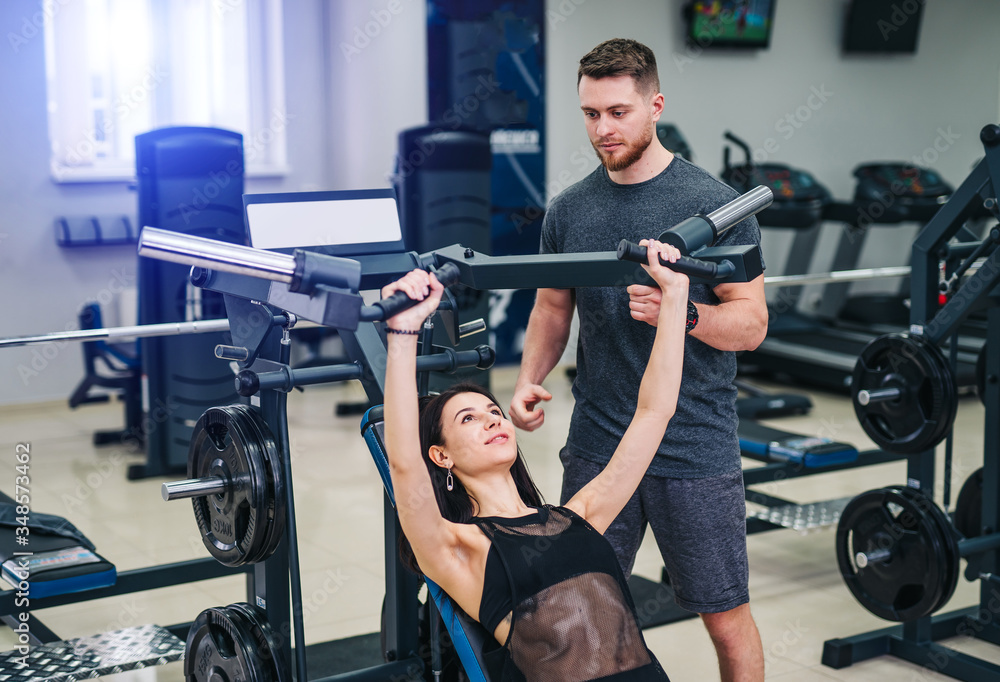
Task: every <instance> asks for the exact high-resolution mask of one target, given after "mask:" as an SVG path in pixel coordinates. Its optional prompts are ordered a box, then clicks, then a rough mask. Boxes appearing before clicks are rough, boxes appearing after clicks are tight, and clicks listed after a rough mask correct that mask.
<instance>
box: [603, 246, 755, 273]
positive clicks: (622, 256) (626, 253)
mask: <svg viewBox="0 0 1000 682" xmlns="http://www.w3.org/2000/svg"><path fill="white" fill-rule="evenodd" d="M618 260H629V261H633V262H635V263H648V262H649V261H648V260H647V257H646V247H645V246H639V245H638V244H636V243H634V242H630V241H629V240H627V239H623V240H621V241H620V242H619V243H618ZM660 265H662V266H663V267H665V268H670V269H671V270H673V271H674V272H679V273H681V274H683V275H687V276H688V277H698V278H700V279H723V278H725V277H728V276H729V275H731V274H733V272H735V271H736V266H735V265H733V264H732V262H730V261H728V260H723V261H720V262H718V263H715V262H712V261H707V260H699V259H697V258H691V257H690V256H681V257H680V258H678V259H677V260H676V261H675V262H673V263H671V262H670V261H665V260H663V258H662V257H661V258H660Z"/></svg>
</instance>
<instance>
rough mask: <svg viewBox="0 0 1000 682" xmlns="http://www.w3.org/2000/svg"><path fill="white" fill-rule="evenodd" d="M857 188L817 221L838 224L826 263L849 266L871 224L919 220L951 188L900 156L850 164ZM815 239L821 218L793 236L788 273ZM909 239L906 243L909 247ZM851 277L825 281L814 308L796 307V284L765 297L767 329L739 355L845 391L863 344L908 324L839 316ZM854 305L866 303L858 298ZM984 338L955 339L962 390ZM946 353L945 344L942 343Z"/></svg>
mask: <svg viewBox="0 0 1000 682" xmlns="http://www.w3.org/2000/svg"><path fill="white" fill-rule="evenodd" d="M854 175H855V177H856V178H857V188H856V191H855V197H854V200H853V201H851V202H835V201H831V202H829V203H828V204H827V205H826V206H825V207H824V210H823V215H822V220H821V222H822V221H838V222H841V223H842V224H843V225H844V230H843V232H842V234H841V238H840V240H839V243H838V245H837V250H836V252H835V254H834V258H833V262H832V264H831V267H830V269H831V270H833V271H842V270H852V269H855V268H856V267H857V265H858V261H859V260H860V256H861V252H862V249H863V248H864V244H865V241H866V239H867V237H868V235H869V233H870V230H871V229H894V228H895V227H898V226H899V225H900V224H901V223H907V222H918V223H924V222H926V221H927V220H929V219H930V218H931V217H932V216H933V215H934V214H935V213H936V212H937V211H938V210H939V209H940V207H941V206H942V205H944V204H945V203H946V202H947V200H948V198H949V197H950V196H951V192H952V188H951V187H950V186H949V185H948V184H947V183H945V182H944V180H942V179H941V177H940V176H939V175H938V174H937V173H936V172H934V171H932V170H929V169H925V168H919V167H915V166H910V165H906V164H899V163H873V164H865V165H862V166H859V167H858V168H857V169H855V171H854ZM818 240H819V225H817V226H816V228H815V229H812V230H809V231H803V232H801V233H799V235H797V237H796V240H795V244H794V245H793V257H790V258H789V267H788V268H787V271H788V274H805V273H806V270H807V268H808V264H809V262H810V256H811V255H812V253H813V252H814V250H815V248H816V244H817V242H818ZM908 248H909V242H907V249H908ZM850 287H851V283H850V282H838V283H832V284H826V285H825V287H824V289H823V294H822V297H821V298H820V299H819V301H818V305H817V307H816V309H815V311H812V312H810V313H805V312H803V311H802V310H801V307H800V306H799V299H800V297H801V287H796V288H795V289H793V290H790V291H784V292H782V293H781V294H779V296H778V297H777V301H776V303H773V304H769V308H770V312H771V315H770V322H769V324H768V335H767V338H766V339H765V340H764V342H763V343H761V345H760V346H759V347H758V348H757V349H756V350H754V351H752V352H748V353H745V354H744V355H743V357H742V359H741V362H742V365H743V367H744V368H747V369H749V368H752V369H754V370H756V371H759V372H764V373H768V374H772V375H776V376H785V377H790V378H792V379H793V380H795V381H797V382H802V383H806V384H810V385H814V386H818V387H820V388H824V389H827V390H833V391H837V392H849V390H850V386H851V380H852V376H853V374H854V366H855V364H856V362H857V358H858V356H859V355H861V352H862V351H863V350H864V348H865V346H866V345H867V344H868V343H870V342H871V341H872V340H873V339H875V338H876V337H878V336H881V335H882V334H886V333H892V332H900V331H905V330H906V329H908V327H909V325H908V323H907V322H906V321H905V320H902V321H900V320H899V319H897V320H896V322H898V323H899V324H893V323H892V322H893V321H892V320H885V321H879V322H871V321H867V322H866V321H864V318H863V317H861V320H860V321H859V319H858V317H859V316H857V315H856V314H855V315H851V314H848V315H845V314H844V311H845V309H847V308H850V307H851V304H850V303H849V298H848V293H849V289H850ZM853 305H855V306H857V305H864V304H863V303H862V302H858V301H856V302H855V303H854V304H853ZM981 347H982V339H981V338H978V337H975V336H971V337H968V336H967V337H961V338H960V340H959V343H958V344H957V346H956V348H957V368H956V384H957V386H958V388H959V390H960V391H962V392H965V391H971V390H973V388H974V386H975V381H976V371H975V363H976V359H977V357H978V354H979V351H980V349H981ZM943 350H944V352H945V354H946V356H947V355H948V353H949V352H950V348H949V347H948V345H947V344H945V346H944V347H943Z"/></svg>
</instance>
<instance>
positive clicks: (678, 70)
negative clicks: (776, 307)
mask: <svg viewBox="0 0 1000 682" xmlns="http://www.w3.org/2000/svg"><path fill="white" fill-rule="evenodd" d="M683 4H684V0H621V1H620V2H615V3H602V2H594V1H593V0H558V1H557V0H549V3H548V7H549V26H548V29H549V31H548V33H547V45H546V57H547V59H548V62H547V76H548V84H547V92H548V93H549V97H548V100H547V103H546V106H547V111H546V115H547V132H548V134H549V138H548V147H547V150H546V151H547V163H548V168H547V175H548V178H549V185H550V187H549V189H550V191H551V190H558V189H560V188H561V187H564V186H566V185H567V184H568V183H569V182H574V181H576V180H578V179H580V178H581V177H583V175H585V174H586V172H587V171H589V169H590V168H592V167H593V166H592V165H591V166H589V167H586V168H585V167H584V166H583V165H582V164H581V163H579V158H580V153H581V151H587V148H588V146H589V145H588V142H587V137H586V134H585V133H584V128H583V122H582V120H581V114H580V111H579V108H578V107H579V99H578V98H577V96H576V69H577V65H578V60H579V58H580V57H581V56H583V55H584V54H585V53H586V52H587V51H588V50H590V49H591V48H592V47H594V46H595V45H597V44H598V43H599V42H601V41H602V40H605V39H607V38H611V37H628V38H634V39H636V40H639V41H641V42H643V43H645V44H647V45H649V46H650V47H651V48H652V49H653V51H654V52H655V53H656V56H657V64H658V66H659V73H660V83H661V90H662V92H663V93H664V94H665V96H666V111H665V112H664V115H663V118H662V119H661V120H663V121H668V122H672V123H674V124H676V125H677V126H678V127H679V128H680V130H681V132H682V133H683V134H684V136H685V137H686V138H687V140H688V143H689V144H690V145H691V147H692V149H693V151H694V155H695V161H696V162H697V163H698V164H699V165H701V166H703V167H705V168H706V169H708V170H709V171H711V172H713V173H718V172H719V171H720V170H721V168H722V149H723V146H724V145H723V138H722V133H723V131H725V130H727V129H728V130H731V131H733V132H734V133H735V134H737V135H738V136H740V137H741V138H743V139H744V140H746V142H747V143H748V144H749V145H750V146H751V148H752V149H754V150H755V152H756V153H757V154H758V156H757V160H758V161H770V162H775V163H785V164H789V165H791V166H795V167H799V168H803V169H806V170H809V171H810V172H812V173H813V174H814V175H815V176H816V178H817V179H818V180H819V181H820V182H822V183H823V184H825V185H826V186H827V187H828V188H829V189H830V190H831V192H832V193H833V195H834V196H835V197H837V198H840V199H845V200H847V199H850V198H851V197H852V195H853V188H854V179H853V176H852V174H851V173H852V170H853V169H854V168H855V166H857V165H858V164H860V163H862V162H866V161H869V162H870V161H904V162H910V163H917V164H919V165H922V166H929V167H932V168H935V169H936V170H938V171H939V172H940V173H942V175H943V176H944V177H945V179H946V180H948V181H949V182H951V183H952V184H953V185H956V186H957V185H958V184H960V183H961V182H962V180H963V179H964V178H965V176H966V175H967V174H968V172H969V170H970V168H971V166H972V164H973V163H974V162H975V160H976V159H978V158H980V157H981V156H982V146H981V144H980V143H979V131H980V129H981V128H982V127H983V126H984V125H986V124H987V123H995V122H997V121H1000V43H998V42H997V39H996V37H997V36H998V35H1000V7H998V5H997V4H996V2H994V1H993V0H949V1H948V2H945V1H944V0H931V1H930V2H927V3H926V4H925V9H924V14H923V19H922V27H921V34H920V41H919V46H918V51H917V54H915V55H869V56H859V55H851V56H845V55H842V54H841V51H840V36H841V34H842V30H843V23H844V15H845V12H846V7H847V2H846V0H779V2H778V3H777V5H776V7H777V10H776V15H775V21H774V32H773V35H772V42H771V47H770V49H768V50H763V51H752V52H740V51H732V50H728V51H719V50H711V49H700V48H698V47H689V46H688V45H687V44H686V43H685V40H684V36H683V30H684V23H683V20H682V18H681V7H682V6H683ZM900 4H901V5H905V4H906V3H902V2H901V3H900ZM816 93H823V95H822V97H820V96H818V95H817V94H816ZM810 105H812V106H810ZM789 117H791V118H790V119H789ZM942 133H944V134H943V135H942ZM935 144H936V145H937V146H938V148H939V149H943V150H944V151H941V152H938V151H937V150H935V149H934V145H935ZM741 158H742V157H741V153H737V154H736V155H735V157H734V159H736V160H740V159H741ZM839 229H840V228H839V226H835V225H827V226H825V227H824V234H823V240H822V243H821V245H820V248H821V250H822V253H820V254H819V258H818V260H814V269H820V270H821V269H825V268H826V267H827V266H828V262H827V258H824V256H832V249H833V248H834V247H835V244H836V240H837V239H838V237H839ZM913 231H914V230H912V229H910V230H908V231H907V236H909V237H912V234H913ZM887 234H888V233H887ZM887 234H880V235H878V237H877V239H876V240H875V244H874V246H875V248H874V249H873V250H872V251H876V252H878V253H872V254H869V257H872V258H874V260H876V261H878V260H879V259H880V258H881V257H882V256H883V255H884V256H885V257H887V258H889V257H891V258H893V259H895V260H894V262H893V263H892V264H899V263H900V262H905V259H906V258H907V257H908V252H907V248H906V247H905V245H904V246H903V247H902V248H900V243H899V241H898V239H897V241H893V235H888V236H887ZM900 234H901V233H900ZM885 241H888V242H889V246H888V248H890V249H894V250H895V253H892V254H882V253H881V252H880V247H881V245H882V242H885ZM787 246H788V240H787V239H786V238H783V236H782V235H778V234H775V232H774V231H769V233H768V235H767V239H766V241H765V244H764V253H765V257H766V259H767V261H768V266H769V268H772V267H775V269H777V270H780V269H782V268H783V265H784V261H783V258H784V255H785V253H786V250H787ZM866 260H868V258H866Z"/></svg>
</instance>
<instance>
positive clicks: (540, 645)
mask: <svg viewBox="0 0 1000 682" xmlns="http://www.w3.org/2000/svg"><path fill="white" fill-rule="evenodd" d="M642 243H643V244H646V245H647V254H648V261H649V263H648V264H647V265H643V268H644V269H645V270H646V271H647V272H648V273H649V274H650V276H651V277H652V278H653V279H654V280H655V281H656V282H657V283H658V284H659V285H660V288H661V289H662V290H663V303H662V304H661V307H660V313H659V320H658V325H657V331H656V340H655V342H654V343H653V350H652V353H651V355H650V358H649V362H648V364H647V366H646V371H645V374H644V375H643V378H642V382H641V384H640V387H639V398H638V405H637V407H636V410H635V415H634V416H633V418H632V421H631V424H630V425H629V427H628V430H626V432H625V435H624V437H623V438H622V440H621V443H620V444H619V445H618V448H617V449H616V450H615V453H614V456H613V457H612V458H611V461H610V462H609V463H608V466H607V467H606V468H605V469H604V471H603V472H602V473H601V474H600V475H599V476H598V477H597V478H595V479H594V480H593V481H591V482H590V483H589V484H588V485H587V486H585V487H584V488H583V489H582V490H580V492H578V493H577V494H576V495H575V496H573V498H572V499H570V500H569V502H567V503H566V504H565V505H564V506H562V507H553V506H548V505H545V506H543V505H542V503H541V499H540V496H539V494H538V490H537V489H536V488H535V485H534V483H533V482H532V481H531V478H530V476H529V475H528V471H527V467H526V466H525V464H524V461H523V460H522V458H521V454H520V452H519V450H518V447H517V444H516V443H515V440H514V435H515V434H514V426H513V424H511V422H510V421H509V420H508V419H507V418H506V417H505V416H504V414H503V411H502V410H501V409H500V406H499V405H498V404H497V401H496V400H495V399H494V398H493V396H492V395H490V394H489V392H487V391H486V390H485V389H483V388H481V387H479V386H477V385H475V384H462V385H459V386H454V387H451V388H449V389H447V390H446V391H444V392H443V393H441V394H440V395H439V396H434V397H432V398H425V399H422V400H420V401H418V397H417V384H416V349H417V338H418V335H419V330H420V328H421V327H422V325H423V322H424V320H425V319H426V318H427V316H428V315H431V314H433V313H434V311H435V310H436V309H437V306H438V302H439V301H440V299H441V292H442V289H443V288H442V286H441V284H440V283H439V282H438V281H437V278H436V277H434V276H433V275H432V274H429V273H427V272H425V271H423V270H414V271H413V272H410V273H409V274H407V275H406V276H404V277H403V278H401V279H400V280H398V281H396V282H393V283H392V284H390V285H388V286H386V287H385V288H384V289H383V290H382V296H383V298H385V297H388V296H389V295H390V294H392V293H394V292H396V291H402V292H404V293H406V295H407V296H409V297H410V298H412V299H415V300H419V301H420V303H418V304H417V305H416V306H414V307H412V308H410V309H409V310H406V311H405V312H402V313H399V314H398V315H396V316H394V317H392V318H391V319H389V320H388V321H387V323H386V327H387V329H386V331H387V338H388V364H387V367H386V380H385V442H386V451H387V453H388V455H389V464H390V473H391V477H392V485H393V488H394V490H395V497H396V510H397V512H398V513H399V521H400V524H401V526H402V529H403V532H404V533H405V540H404V542H403V545H404V547H403V548H402V549H403V552H404V554H406V553H408V552H407V549H406V547H405V545H406V543H407V541H408V543H409V547H410V548H412V549H411V551H412V556H411V557H404V558H408V559H410V561H409V562H408V563H409V564H410V565H411V567H413V568H414V569H415V570H417V571H418V572H421V573H423V574H425V575H426V576H427V577H428V578H430V579H431V580H433V581H434V582H436V583H437V584H438V585H440V587H441V588H442V589H443V590H444V591H445V592H446V593H447V594H448V595H449V596H450V597H451V598H452V600H453V601H455V602H456V603H457V604H458V605H459V606H460V607H461V608H462V609H463V610H464V611H465V612H466V613H468V614H469V615H470V616H471V617H472V618H474V619H475V620H477V621H479V622H480V623H482V624H483V625H484V627H486V629H487V630H489V631H491V632H492V633H493V635H494V636H495V637H496V640H497V642H498V643H502V646H500V645H499V644H498V646H497V649H496V650H494V651H492V652H490V653H489V654H487V660H488V666H489V673H490V677H491V678H492V679H493V680H524V679H536V680H552V681H555V680H569V679H574V680H594V679H601V680H640V681H641V680H666V679H667V676H666V674H665V673H664V672H663V669H662V668H661V667H660V665H659V663H658V662H657V661H656V658H655V657H654V656H653V654H652V653H651V652H650V651H649V649H648V648H647V647H646V643H645V640H644V639H643V637H642V633H641V631H640V629H639V626H638V624H637V622H636V616H635V608H634V606H633V604H632V599H631V596H630V593H629V591H628V587H627V585H626V583H625V579H624V576H623V574H622V572H621V568H620V567H619V565H618V560H617V558H616V557H615V552H614V550H613V549H612V548H611V545H610V544H609V543H608V542H607V540H605V539H604V537H603V535H601V534H602V533H603V532H604V531H605V529H607V527H608V526H609V525H610V524H611V522H612V520H614V518H615V517H616V516H617V515H618V513H619V512H620V511H621V510H622V508H623V507H624V506H625V503H626V502H627V501H628V500H629V498H630V497H631V496H632V494H633V493H634V492H635V490H636V488H637V487H638V485H639V481H640V479H641V478H642V476H643V474H644V473H645V471H646V468H647V467H648V466H649V463H650V461H651V460H652V458H653V455H654V454H655V452H656V449H657V446H658V445H659V443H660V440H661V438H662V437H663V432H664V431H665V430H666V428H667V422H669V421H670V418H671V416H672V415H673V413H674V409H675V406H676V402H677V392H678V390H679V387H680V379H681V367H682V364H683V362H682V359H683V354H684V326H685V317H686V314H687V296H688V280H687V277H686V276H684V275H681V274H678V273H675V272H673V271H671V270H669V269H667V268H665V267H663V266H662V265H661V264H660V263H659V259H658V258H657V256H658V255H659V254H662V256H663V258H664V259H665V260H669V261H671V262H673V261H675V260H676V259H677V258H678V257H679V256H680V253H679V252H678V251H677V249H675V248H674V247H672V246H667V245H664V244H660V243H659V242H656V241H649V242H648V243H647V242H646V241H643V242H642ZM418 402H419V407H418ZM428 472H429V473H430V476H428Z"/></svg>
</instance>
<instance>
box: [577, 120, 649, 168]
mask: <svg viewBox="0 0 1000 682" xmlns="http://www.w3.org/2000/svg"><path fill="white" fill-rule="evenodd" d="M645 130H646V134H645V135H644V136H643V137H641V138H639V140H638V141H637V142H636V143H635V144H630V143H629V142H628V141H627V140H626V141H625V142H624V143H623V146H624V147H625V153H624V154H622V155H620V156H615V157H611V156H610V155H609V154H607V153H606V152H604V151H603V150H602V149H601V148H600V146H599V145H598V144H595V143H593V142H591V145H593V147H594V151H596V152H597V158H598V159H600V160H601V164H602V165H603V166H604V167H605V168H607V169H608V170H609V171H611V172H612V173H614V172H617V171H623V170H625V169H626V168H628V167H629V166H631V165H632V164H633V163H635V162H636V161H638V160H639V159H640V158H641V157H642V155H643V153H644V152H645V151H646V149H647V148H648V147H649V145H650V144H651V143H652V141H653V131H652V130H650V129H649V128H646V129H645Z"/></svg>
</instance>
